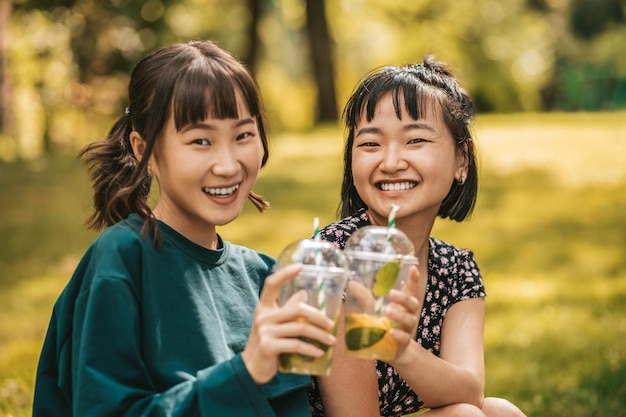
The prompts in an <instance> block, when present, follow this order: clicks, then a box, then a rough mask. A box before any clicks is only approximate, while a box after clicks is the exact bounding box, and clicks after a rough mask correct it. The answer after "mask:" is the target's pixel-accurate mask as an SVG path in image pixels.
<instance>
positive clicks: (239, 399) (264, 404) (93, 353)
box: [72, 279, 275, 417]
mask: <svg viewBox="0 0 626 417" xmlns="http://www.w3.org/2000/svg"><path fill="white" fill-rule="evenodd" d="M74 316H75V317H76V318H77V319H76V321H75V324H74V335H73V337H72V339H73V340H74V342H75V343H74V346H73V347H72V351H73V355H72V357H73V359H72V374H73V377H72V380H73V387H72V393H73V395H72V408H73V411H74V413H73V415H77V416H82V415H85V416H87V415H89V416H94V417H97V416H105V415H117V416H129V417H130V416H140V415H141V416H153V415H155V416H156V415H160V416H161V415H165V416H171V417H177V416H181V417H182V416H188V415H200V416H212V415H215V414H216V413H223V415H233V416H235V415H236V416H264V417H265V416H266V417H274V416H275V414H274V411H273V409H272V407H271V406H270V404H269V402H268V401H267V398H266V396H265V395H264V393H263V392H262V390H261V388H260V386H259V385H257V384H256V383H255V382H254V381H253V379H252V378H251V377H250V375H249V373H248V372H247V370H246V368H245V366H244V365H243V361H242V360H241V356H240V355H236V356H235V357H233V358H232V359H230V360H228V361H225V362H220V363H215V364H213V365H211V366H209V367H207V368H205V369H201V370H199V371H198V372H197V373H196V374H195V375H194V374H187V373H184V372H183V373H182V374H183V375H182V376H172V380H175V381H177V382H176V383H174V384H172V385H170V386H168V387H165V388H160V387H157V386H155V382H154V380H153V379H152V377H151V371H150V370H149V369H148V368H147V365H146V362H145V361H144V358H143V349H142V341H141V339H140V336H139V335H140V334H141V330H140V329H141V322H140V314H139V308H138V303H137V300H136V298H135V296H134V292H133V291H132V290H131V288H130V287H129V286H128V285H127V284H126V282H124V281H121V280H119V279H99V280H98V282H97V283H96V284H95V285H94V286H92V288H91V289H90V291H89V292H88V293H86V292H84V293H82V294H81V296H80V297H79V298H78V300H77V303H76V311H75V314H74ZM164 337H166V336H164ZM164 360H176V358H167V357H166V358H164Z"/></svg>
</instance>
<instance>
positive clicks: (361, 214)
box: [320, 209, 370, 249]
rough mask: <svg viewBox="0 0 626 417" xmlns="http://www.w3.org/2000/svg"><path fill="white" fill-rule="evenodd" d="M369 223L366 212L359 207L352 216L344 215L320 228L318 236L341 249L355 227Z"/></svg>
mask: <svg viewBox="0 0 626 417" xmlns="http://www.w3.org/2000/svg"><path fill="white" fill-rule="evenodd" d="M369 224H370V221H369V218H368V217H367V212H366V211H365V209H361V210H359V211H358V212H356V213H355V214H354V215H352V216H348V217H345V218H343V219H341V220H339V221H337V222H335V223H331V224H329V225H328V226H326V227H324V228H322V229H321V230H320V237H321V238H322V239H323V240H326V241H328V242H331V243H332V244H333V245H335V246H336V247H337V248H339V249H343V248H344V246H345V244H346V241H347V240H348V239H349V238H350V236H352V233H354V232H355V231H356V230H357V229H360V228H361V227H364V226H368V225H369Z"/></svg>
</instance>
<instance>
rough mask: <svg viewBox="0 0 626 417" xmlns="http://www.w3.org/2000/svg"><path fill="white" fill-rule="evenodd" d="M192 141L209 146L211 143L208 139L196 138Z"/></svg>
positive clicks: (195, 143)
mask: <svg viewBox="0 0 626 417" xmlns="http://www.w3.org/2000/svg"><path fill="white" fill-rule="evenodd" d="M191 143H193V144H194V145H201V146H208V145H210V144H211V142H209V140H208V139H194V140H193V141H192V142H191Z"/></svg>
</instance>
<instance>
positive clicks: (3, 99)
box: [0, 0, 13, 138]
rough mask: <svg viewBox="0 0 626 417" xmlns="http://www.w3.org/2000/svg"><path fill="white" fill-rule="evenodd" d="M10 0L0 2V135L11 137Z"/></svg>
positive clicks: (0, 0)
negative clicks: (8, 54)
mask: <svg viewBox="0 0 626 417" xmlns="http://www.w3.org/2000/svg"><path fill="white" fill-rule="evenodd" d="M11 6H12V4H11V0H0V133H1V134H3V135H4V136H6V137H7V138H8V137H11V135H12V133H13V132H12V130H13V113H12V108H11V84H10V80H9V76H8V64H7V61H8V60H7V53H8V51H7V47H8V44H9V42H8V36H9V29H8V26H9V17H10V15H11Z"/></svg>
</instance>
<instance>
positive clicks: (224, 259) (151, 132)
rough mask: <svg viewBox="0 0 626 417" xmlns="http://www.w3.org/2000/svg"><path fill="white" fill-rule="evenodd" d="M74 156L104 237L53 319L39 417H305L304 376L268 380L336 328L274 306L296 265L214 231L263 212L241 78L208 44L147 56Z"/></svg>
mask: <svg viewBox="0 0 626 417" xmlns="http://www.w3.org/2000/svg"><path fill="white" fill-rule="evenodd" d="M81 156H82V157H83V158H84V160H85V161H86V162H87V164H88V166H89V171H90V174H91V178H92V181H93V189H94V206H95V209H94V212H93V214H92V216H91V217H90V219H89V221H88V224H89V226H90V227H91V228H94V229H96V230H101V229H104V231H103V232H102V233H101V235H100V236H99V237H98V238H97V239H96V240H95V242H94V243H93V244H92V245H91V246H90V247H89V249H88V250H87V252H86V253H85V255H84V256H83V258H82V260H81V262H80V264H79V265H78V267H77V269H76V271H75V273H74V275H73V277H72V278H71V280H70V282H69V283H68V285H67V287H66V288H65V290H64V291H63V293H62V294H61V295H60V297H59V299H58V301H57V302H56V304H55V306H54V310H53V313H52V318H51V321H50V325H49V329H48V332H47V335H46V339H45V342H44V346H43V350H42V353H41V358H40V362H39V367H38V369H37V380H36V387H35V397H34V406H33V416H34V417H43V416H45V417H57V416H58V417H71V416H77V417H84V416H89V417H98V416H120V417H121V416H126V417H130V416H172V417H173V416H181V417H182V416H237V417H245V416H267V417H275V416H279V417H280V416H285V417H287V416H289V417H292V416H294V417H299V416H309V415H310V411H309V405H308V399H307V389H308V388H309V385H310V379H309V378H308V377H304V376H297V375H287V374H279V373H277V360H278V355H279V354H280V353H283V352H298V353H301V354H305V355H309V356H320V355H322V354H323V351H322V350H321V349H319V348H317V347H315V346H314V345H313V344H309V343H305V342H303V341H301V340H300V339H298V338H299V337H307V338H312V339H314V340H317V341H319V342H321V343H323V344H326V345H331V344H333V343H334V337H333V336H331V335H329V334H328V332H327V331H326V329H328V328H330V327H331V326H332V323H331V322H330V320H329V319H327V318H326V317H325V315H323V314H322V313H320V312H319V311H318V310H315V309H313V308H310V307H307V306H306V305H305V304H304V303H302V302H301V300H299V299H298V298H297V297H296V298H293V299H292V300H290V302H289V303H287V304H286V305H285V306H283V307H278V306H277V303H276V299H277V297H278V292H279V287H280V285H281V284H282V283H284V282H286V281H287V280H288V279H290V278H292V277H293V276H295V275H296V274H297V272H298V267H294V268H286V269H284V270H281V272H277V273H275V274H273V275H270V272H271V269H272V266H273V264H274V259H272V258H271V257H269V256H266V255H264V254H261V253H257V252H255V251H253V250H251V249H248V248H245V247H241V246H237V245H234V244H231V243H229V242H227V241H226V240H224V239H223V238H222V237H221V236H219V235H218V234H217V232H216V226H219V225H224V224H227V223H229V222H231V221H233V220H234V219H235V218H237V216H238V215H239V213H240V212H241V209H242V207H243V204H244V202H245V201H246V199H250V200H251V201H252V202H253V204H254V205H255V206H256V207H257V208H258V209H259V211H263V210H264V209H265V208H266V207H267V202H266V201H265V200H264V199H263V198H262V197H261V196H259V195H257V194H255V193H254V192H252V188H253V186H254V183H255V181H256V179H257V175H258V172H259V170H260V169H261V167H263V166H264V164H265V162H266V161H267V157H268V140H267V137H266V133H265V128H264V120H263V108H262V102H261V97H260V94H259V91H258V87H257V85H256V83H255V81H254V80H253V78H252V77H251V75H250V74H249V72H248V71H247V70H246V69H245V67H244V66H243V65H242V64H241V63H240V62H239V61H237V60H236V59H235V58H234V57H233V56H232V55H230V54H229V53H227V52H226V51H224V50H223V49H221V48H220V47H218V46H217V45H215V44H214V43H211V42H199V41H198V42H190V43H187V44H174V45H171V46H168V47H165V48H162V49H160V50H158V51H156V52H154V53H152V54H150V55H148V56H147V57H146V58H144V59H143V60H141V61H140V62H139V63H138V64H137V66H136V67H135V69H134V70H133V73H132V76H131V79H130V85H129V106H128V108H127V109H126V111H125V114H124V115H123V116H122V117H121V118H120V119H119V120H118V121H117V122H116V123H115V124H114V126H113V127H112V128H111V130H110V132H109V135H108V137H107V138H106V140H105V141H103V142H96V143H93V144H91V145H89V146H88V147H86V148H85V149H84V150H83V151H82V152H81ZM153 177H154V178H156V180H157V182H158V186H159V198H158V201H157V202H156V204H155V206H154V208H151V207H150V206H149V202H148V201H149V200H148V197H149V193H150V188H151V183H152V178H153ZM298 317H304V318H306V321H307V322H308V323H303V322H301V321H300V322H296V321H295V319H296V318H298Z"/></svg>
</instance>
